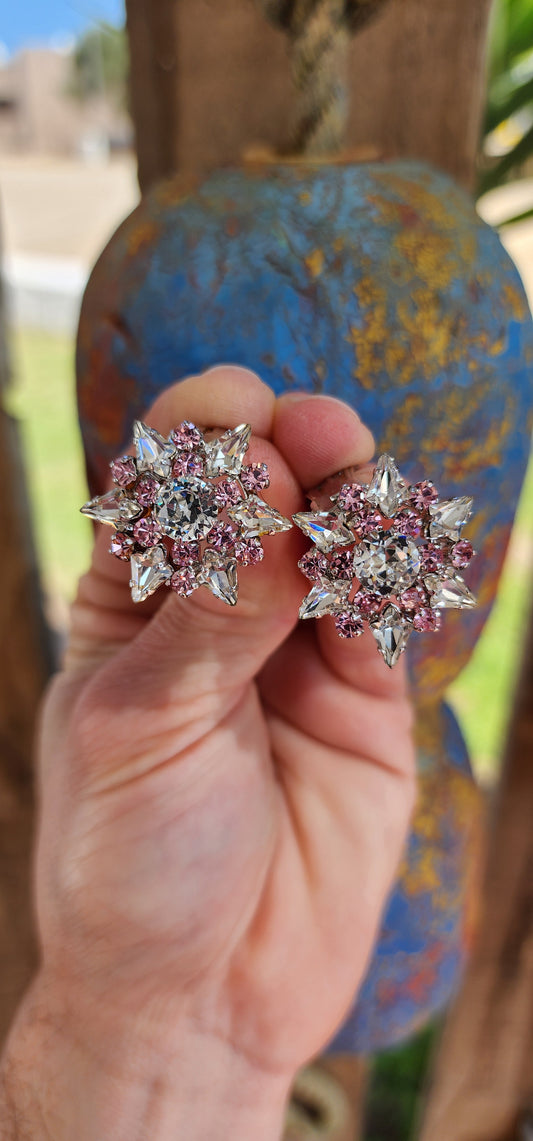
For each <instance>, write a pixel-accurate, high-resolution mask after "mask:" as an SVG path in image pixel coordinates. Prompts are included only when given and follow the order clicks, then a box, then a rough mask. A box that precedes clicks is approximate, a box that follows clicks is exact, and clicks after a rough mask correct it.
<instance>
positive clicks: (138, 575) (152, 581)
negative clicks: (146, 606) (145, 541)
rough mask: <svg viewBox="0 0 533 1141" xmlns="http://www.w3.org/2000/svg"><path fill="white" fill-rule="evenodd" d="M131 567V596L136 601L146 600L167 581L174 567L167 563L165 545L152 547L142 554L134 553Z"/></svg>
mask: <svg viewBox="0 0 533 1141" xmlns="http://www.w3.org/2000/svg"><path fill="white" fill-rule="evenodd" d="M130 567H131V579H130V587H131V597H132V599H133V601H134V602H144V600H145V598H149V597H150V595H151V594H153V593H154V591H155V590H157V588H158V586H161V584H162V583H163V582H166V581H167V579H169V578H170V577H171V575H172V573H173V570H174V568H173V567H171V566H169V564H168V563H167V556H166V551H165V549H164V547H160V546H157V547H151V548H150V550H149V551H144V552H143V553H142V554H138V555H132V556H131V559H130Z"/></svg>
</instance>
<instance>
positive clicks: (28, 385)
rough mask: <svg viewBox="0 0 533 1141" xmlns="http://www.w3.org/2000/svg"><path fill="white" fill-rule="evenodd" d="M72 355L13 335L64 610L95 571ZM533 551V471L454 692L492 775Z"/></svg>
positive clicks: (30, 464)
mask: <svg viewBox="0 0 533 1141" xmlns="http://www.w3.org/2000/svg"><path fill="white" fill-rule="evenodd" d="M73 351H74V350H73V345H72V344H71V342H70V341H69V340H68V339H67V338H65V337H60V336H52V335H50V334H47V333H42V332H34V331H29V330H25V331H23V332H18V333H17V334H15V335H14V336H13V338H12V357H13V372H14V384H13V389H12V393H11V399H10V407H11V409H12V411H14V412H15V414H16V415H17V416H18V418H19V420H20V423H21V429H22V436H23V442H24V446H25V453H26V461H27V469H28V475H29V482H30V492H31V499H32V503H33V510H34V525H35V533H36V539H37V546H38V552H39V556H40V560H41V567H42V575H43V582H44V586H45V589H46V591H47V593H48V594H49V596H51V597H52V598H53V599H55V600H57V599H59V600H60V601H61V602H62V603H63V604H64V602H65V601H69V600H70V599H71V598H72V596H73V593H74V590H75V584H76V581H77V578H78V576H79V574H80V573H81V572H82V571H83V570H84V568H85V567H86V565H87V562H88V558H89V549H90V541H91V532H90V526H89V524H88V523H87V521H86V520H85V519H84V518H83V516H81V515H80V514H79V508H80V505H81V504H82V503H83V502H84V501H85V499H86V498H87V488H86V483H85V475H84V468H83V457H82V452H81V443H80V437H79V430H78V424H77V418H76V407H75V393H74V362H73ZM532 547H533V464H532V465H530V469H529V473H528V478H527V481H526V485H525V488H524V493H523V495H522V499H521V502H520V507H519V511H518V515H517V521H516V527H515V531H514V536H513V545H512V557H511V558H510V559H508V561H507V564H506V568H505V572H504V575H503V578H502V582H501V587H500V591H499V594H498V599H497V602H496V604H495V607H494V610H493V612H492V615H491V618H490V620H489V622H488V624H487V627H486V629H485V631H484V634H483V637H482V638H481V639H480V641H479V643H478V645H477V647H476V650H475V652H474V655H473V657H472V660H471V662H470V664H469V665H468V667H467V669H466V670H464V672H463V674H462V675H461V678H460V679H459V681H457V682H456V683H455V684H454V686H453V687H452V690H451V692H450V698H451V701H452V704H453V705H454V708H455V709H456V712H457V714H458V717H459V719H460V721H461V724H462V727H463V730H464V733H465V736H466V739H467V743H468V745H469V748H470V752H471V756H472V757H473V759H474V763H475V765H476V768H477V771H478V772H479V773H480V774H481V775H482V776H483V777H487V776H490V775H491V773H494V772H495V771H496V769H497V764H498V759H499V756H500V753H501V749H502V744H503V740H504V735H505V727H506V723H507V717H508V710H509V703H510V700H511V697H512V692H513V686H514V684H515V678H516V670H517V667H518V663H519V659H520V650H521V643H522V635H523V629H524V621H525V615H526V613H527V606H528V596H529V587H530V578H531V570H532V558H531V552H532ZM62 609H64V607H63V608H61V607H60V608H59V612H60V613H61V610H62ZM57 611H58V607H57V606H55V607H53V613H57Z"/></svg>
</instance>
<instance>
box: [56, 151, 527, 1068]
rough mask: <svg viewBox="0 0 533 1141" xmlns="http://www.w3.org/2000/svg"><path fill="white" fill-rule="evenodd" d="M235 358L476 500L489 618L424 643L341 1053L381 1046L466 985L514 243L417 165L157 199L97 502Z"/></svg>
mask: <svg viewBox="0 0 533 1141" xmlns="http://www.w3.org/2000/svg"><path fill="white" fill-rule="evenodd" d="M221 362H232V363H236V364H240V365H245V366H248V367H249V368H252V369H255V370H256V371H257V372H258V373H259V374H260V375H261V376H262V378H263V379H264V380H265V381H266V382H267V383H268V384H270V385H271V386H272V388H273V389H274V390H275V391H276V392H282V391H286V390H287V389H290V388H304V389H309V390H311V391H322V392H329V393H332V394H333V395H335V396H339V397H343V398H344V399H345V400H347V401H348V402H349V403H351V404H353V405H354V406H355V407H356V408H357V410H358V412H359V413H360V415H361V416H362V418H363V419H364V420H365V421H366V422H367V423H368V424H369V425H370V427H371V428H372V430H373V431H374V434H375V436H376V439H377V443H378V448H379V450H380V451H388V452H390V453H391V454H392V455H394V456H395V457H396V459H397V461H398V463H399V466H400V469H401V470H402V471H403V472H404V473H405V474H406V475H408V476H410V477H411V478H413V479H415V478H421V477H422V476H424V475H425V476H428V477H429V478H432V479H434V481H435V483H436V485H437V487H438V489H439V491H440V493H441V495H443V496H448V495H449V496H452V495H463V494H472V495H473V496H474V498H475V501H476V511H477V514H476V517H475V519H474V520H473V522H472V525H471V527H470V528H469V530H468V535H469V537H471V538H472V541H473V542H474V545H475V547H476V549H477V550H478V551H479V556H478V558H477V560H475V562H474V564H473V566H472V568H471V570H469V572H468V575H467V577H468V581H469V585H470V586H471V587H472V589H473V590H474V591H475V592H477V593H478V595H479V599H480V605H479V607H478V609H477V610H475V611H472V612H468V613H466V612H465V613H460V614H458V613H455V612H448V613H446V615H445V618H444V621H443V626H442V629H441V631H440V632H439V633H438V634H436V635H431V636H425V637H416V638H413V639H412V641H411V643H410V648H409V653H410V666H411V674H412V680H413V687H414V693H415V697H416V699H417V701H418V703H419V716H418V734H419V761H420V790H421V791H420V803H419V808H418V811H417V814H416V817H415V820H414V824H413V835H412V838H411V842H410V847H409V853H408V856H407V858H406V860H405V861H404V865H403V867H402V869H401V870H400V875H399V880H398V883H397V885H396V888H395V890H394V893H393V896H392V899H391V903H390V907H389V910H388V914H387V916H386V918H385V922H384V928H383V933H382V937H381V941H380V944H379V946H378V949H377V952H376V955H375V958H374V961H373V963H372V965H371V967H370V970H369V974H368V977H367V980H366V983H365V986H364V989H363V991H362V994H361V996H360V998H359V1001H358V1004H357V1007H356V1010H355V1012H354V1014H353V1015H352V1016H351V1017H350V1019H349V1021H348V1022H347V1024H346V1027H345V1029H344V1031H343V1032H342V1034H341V1036H340V1038H339V1039H338V1040H337V1045H342V1046H343V1048H349V1049H357V1050H370V1049H374V1048H376V1047H379V1046H382V1045H386V1044H389V1043H391V1042H394V1041H396V1040H398V1039H399V1038H400V1037H402V1036H404V1035H406V1034H407V1033H409V1032H411V1031H412V1030H413V1029H414V1028H416V1027H417V1026H418V1025H420V1024H421V1022H422V1021H423V1020H424V1018H426V1017H427V1015H428V1014H429V1012H430V1011H432V1010H434V1009H435V1008H437V1007H438V1006H440V1005H441V1004H442V1003H443V1002H444V1001H445V1000H446V998H447V997H448V996H449V994H450V993H451V991H452V990H453V987H454V986H455V985H456V984H457V978H458V971H459V966H460V964H461V963H462V962H463V960H464V958H465V954H466V951H467V947H468V944H469V941H470V937H471V931H472V927H473V910H472V906H473V905H472V899H473V897H474V895H475V891H474V889H473V884H474V882H475V873H476V867H477V851H478V840H479V833H480V820H481V813H480V806H479V796H478V793H477V790H476V788H475V785H474V782H473V780H472V778H471V775H470V773H469V771H468V766H467V764H466V758H465V753H464V746H463V743H462V740H461V738H460V734H459V733H458V730H457V728H456V726H455V724H454V723H453V721H452V720H451V717H450V715H449V714H448V713H446V711H445V710H444V708H443V707H442V705H441V704H440V703H441V699H442V695H443V693H444V692H445V689H446V687H447V685H448V684H449V682H450V681H451V680H452V679H453V678H454V677H455V676H456V675H457V673H458V672H459V670H460V668H461V666H462V665H463V664H464V663H465V662H466V660H467V659H468V657H469V655H470V653H471V650H472V648H473V646H474V644H475V641H476V639H477V637H478V635H479V632H480V630H481V628H482V626H483V624H484V621H485V619H486V617H487V614H488V612H489V609H490V606H491V605H492V601H493V598H494V594H495V590H496V585H497V580H498V575H499V573H500V568H501V564H502V561H503V557H504V553H505V548H506V544H507V539H508V535H509V530H510V527H511V523H512V519H513V515H514V510H515V505H516V501H517V498H518V493H519V490H520V486H521V483H522V479H523V475H524V471H525V467H526V462H527V457H528V452H529V440H530V429H531V411H532V403H533V401H532V384H531V380H532V365H533V331H532V322H531V317H530V314H529V310H528V307H527V304H526V301H525V297H524V292H523V289H522V286H521V284H520V280H519V277H518V274H517V272H516V269H515V267H514V266H513V264H512V262H511V261H510V259H509V257H508V256H507V254H506V253H505V251H504V250H503V248H502V246H501V244H500V242H499V240H498V237H497V236H496V235H495V234H494V233H493V232H492V231H491V230H490V229H489V228H488V227H487V226H485V225H484V224H483V223H482V222H481V221H480V220H479V218H478V217H477V215H476V214H475V211H474V208H473V206H472V204H471V202H470V200H469V199H468V197H467V196H466V195H465V194H464V193H463V192H462V191H460V190H459V189H458V188H457V187H456V186H455V185H454V184H453V183H452V182H451V181H450V179H448V178H447V177H445V176H444V175H441V174H439V173H437V172H435V171H433V170H431V169H429V168H428V167H425V166H423V165H422V164H419V163H410V162H395V163H382V164H381V163H380V164H370V165H367V166H353V167H349V166H348V167H325V166H317V167H314V168H313V167H309V168H306V167H300V166H298V167H283V166H280V167H276V168H270V169H269V170H268V171H267V172H265V171H252V170H247V171H226V172H222V173H218V174H215V175H213V176H212V177H211V178H209V179H208V180H207V181H206V182H205V183H204V184H203V185H202V186H200V187H198V188H196V189H191V190H188V189H187V188H184V187H183V186H182V185H181V184H180V183H179V181H175V182H167V183H164V184H161V186H159V187H157V188H156V189H155V190H154V191H153V192H152V193H151V194H150V195H149V196H148V197H147V198H146V200H145V201H144V202H143V203H142V204H141V206H140V207H139V208H138V209H137V210H136V211H135V212H134V214H133V215H132V216H131V218H129V219H128V220H127V221H126V222H125V223H124V225H123V226H122V227H121V228H120V230H119V231H118V232H117V234H116V235H115V237H114V238H113V240H112V241H111V243H110V245H109V247H108V248H107V250H106V251H105V252H104V254H103V256H102V258H101V259H100V262H99V263H98V265H97V266H96V268H95V271H94V273H93V276H92V279H91V282H90V284H89V286H88V290H87V294H86V298H85V302H84V307H83V312H82V319H81V325H80V335H79V345H78V379H79V402H80V413H81V422H82V429H83V436H84V442H85V446H86V451H87V457H88V466H89V473H90V477H91V481H92V484H93V488H94V490H95V491H97V490H99V489H100V488H101V487H102V485H103V483H104V480H105V478H106V472H107V464H108V462H109V460H111V459H112V458H113V457H114V456H115V455H116V454H117V453H119V452H120V451H121V449H122V448H123V446H124V444H125V443H126V442H127V440H128V439H129V436H130V431H131V424H132V421H133V419H134V417H136V416H138V415H140V414H142V413H143V412H144V411H145V410H146V408H147V407H148V406H149V404H150V403H151V402H152V400H153V399H154V398H155V397H156V396H157V395H158V393H159V392H161V391H162V390H163V389H165V388H166V387H168V386H169V385H170V384H171V383H173V382H174V381H175V380H177V379H179V378H180V377H184V376H186V375H188V374H191V373H195V372H199V371H202V370H203V369H205V368H208V367H209V366H212V365H214V364H217V363H221Z"/></svg>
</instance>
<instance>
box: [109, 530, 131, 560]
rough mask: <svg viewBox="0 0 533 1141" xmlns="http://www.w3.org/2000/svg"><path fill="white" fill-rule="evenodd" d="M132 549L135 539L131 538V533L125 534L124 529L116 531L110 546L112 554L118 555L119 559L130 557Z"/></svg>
mask: <svg viewBox="0 0 533 1141" xmlns="http://www.w3.org/2000/svg"><path fill="white" fill-rule="evenodd" d="M132 549H133V539H130V537H129V535H123V534H122V531H115V534H114V535H113V536H112V538H111V545H110V547H109V550H110V552H111V554H112V555H116V557H117V559H129V557H130V555H131V552H132Z"/></svg>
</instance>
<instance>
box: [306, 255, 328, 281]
mask: <svg viewBox="0 0 533 1141" xmlns="http://www.w3.org/2000/svg"><path fill="white" fill-rule="evenodd" d="M305 264H306V266H307V268H308V270H309V273H310V274H311V277H320V274H321V273H322V270H323V269H324V254H323V253H322V250H313V252H312V254H309V256H308V257H306V259H305Z"/></svg>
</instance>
